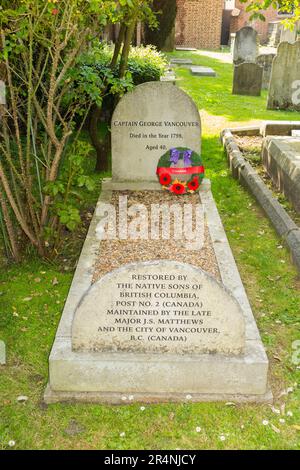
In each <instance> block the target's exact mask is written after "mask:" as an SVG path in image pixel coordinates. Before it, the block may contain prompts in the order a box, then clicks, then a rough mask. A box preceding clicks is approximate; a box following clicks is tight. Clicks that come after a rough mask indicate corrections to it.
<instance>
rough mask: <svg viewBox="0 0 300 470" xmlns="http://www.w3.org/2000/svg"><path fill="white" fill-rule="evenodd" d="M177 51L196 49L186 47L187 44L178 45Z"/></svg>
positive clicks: (194, 49)
mask: <svg viewBox="0 0 300 470" xmlns="http://www.w3.org/2000/svg"><path fill="white" fill-rule="evenodd" d="M175 49H176V51H196V50H197V49H196V48H195V47H185V46H177V47H176V48H175Z"/></svg>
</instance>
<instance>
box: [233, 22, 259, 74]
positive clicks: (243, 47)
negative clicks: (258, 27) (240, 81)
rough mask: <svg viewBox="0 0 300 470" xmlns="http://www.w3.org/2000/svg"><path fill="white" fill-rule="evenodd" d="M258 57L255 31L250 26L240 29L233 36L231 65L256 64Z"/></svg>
mask: <svg viewBox="0 0 300 470" xmlns="http://www.w3.org/2000/svg"><path fill="white" fill-rule="evenodd" d="M257 55H258V38H257V31H255V29H253V28H251V26H245V27H244V28H242V29H240V30H239V31H238V32H237V33H236V36H235V41H234V49H233V63H234V64H235V65H238V64H242V63H243V62H253V63H255V62H256V58H257Z"/></svg>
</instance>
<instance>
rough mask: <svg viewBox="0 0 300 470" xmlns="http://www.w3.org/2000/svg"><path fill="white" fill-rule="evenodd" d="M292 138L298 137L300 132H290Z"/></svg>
mask: <svg viewBox="0 0 300 470" xmlns="http://www.w3.org/2000/svg"><path fill="white" fill-rule="evenodd" d="M292 137H300V130H295V129H293V130H292Z"/></svg>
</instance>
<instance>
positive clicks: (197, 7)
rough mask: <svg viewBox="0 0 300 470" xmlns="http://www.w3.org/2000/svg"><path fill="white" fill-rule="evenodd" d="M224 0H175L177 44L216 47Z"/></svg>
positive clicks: (218, 42) (218, 43) (220, 28)
mask: <svg viewBox="0 0 300 470" xmlns="http://www.w3.org/2000/svg"><path fill="white" fill-rule="evenodd" d="M223 9H224V0H177V18H176V26H175V38H176V45H177V46H187V47H196V48H197V49H218V48H219V47H220V44H221V30H222V15H223Z"/></svg>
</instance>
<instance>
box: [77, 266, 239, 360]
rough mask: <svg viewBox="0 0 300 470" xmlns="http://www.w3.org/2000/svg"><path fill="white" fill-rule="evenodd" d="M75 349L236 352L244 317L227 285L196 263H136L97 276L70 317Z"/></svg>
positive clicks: (149, 351) (146, 351)
mask: <svg viewBox="0 0 300 470" xmlns="http://www.w3.org/2000/svg"><path fill="white" fill-rule="evenodd" d="M72 345H73V349H74V350H75V351H127V352H140V353H151V352H161V353H162V352H163V353H177V354H178V353H179V354H182V353H222V354H229V355H230V354H233V355H234V354H240V353H241V352H242V351H243V349H244V346H245V322H244V319H243V313H242V310H241V307H240V305H239V304H238V302H237V301H236V299H235V298H234V297H233V296H232V295H231V294H230V292H229V291H228V290H226V288H225V287H224V286H223V285H222V284H220V283H218V282H217V281H216V280H215V279H213V278H212V277H210V276H209V275H208V274H207V273H205V272H204V271H202V270H201V269H199V268H195V267H194V266H191V265H187V264H183V263H177V262H174V261H155V262H144V263H135V264H131V265H128V266H124V267H122V268H120V269H117V270H115V271H113V272H111V273H110V274H108V275H106V276H104V277H103V278H102V279H100V280H99V281H98V282H96V283H95V284H94V285H93V286H92V287H91V288H90V290H89V291H88V292H87V293H86V295H85V296H84V298H83V299H82V301H81V303H80V305H79V307H78V309H77V311H76V313H75V317H74V324H73V329H72Z"/></svg>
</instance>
